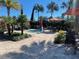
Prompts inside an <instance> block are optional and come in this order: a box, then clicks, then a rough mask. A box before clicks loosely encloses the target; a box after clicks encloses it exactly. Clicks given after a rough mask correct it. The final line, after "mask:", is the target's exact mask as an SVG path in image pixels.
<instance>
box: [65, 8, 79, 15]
mask: <svg viewBox="0 0 79 59" xmlns="http://www.w3.org/2000/svg"><path fill="white" fill-rule="evenodd" d="M65 15H76V16H79V8H71V9H69V10H68V11H67V12H66V13H65Z"/></svg>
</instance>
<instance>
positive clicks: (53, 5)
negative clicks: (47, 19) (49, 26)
mask: <svg viewBox="0 0 79 59" xmlns="http://www.w3.org/2000/svg"><path fill="white" fill-rule="evenodd" d="M47 8H48V11H49V12H50V13H51V17H52V14H53V12H54V11H58V9H59V8H58V5H57V4H56V3H55V2H52V1H51V3H49V4H48V5H47Z"/></svg>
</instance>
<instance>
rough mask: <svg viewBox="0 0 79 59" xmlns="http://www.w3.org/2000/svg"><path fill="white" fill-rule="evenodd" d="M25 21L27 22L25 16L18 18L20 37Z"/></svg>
mask: <svg viewBox="0 0 79 59" xmlns="http://www.w3.org/2000/svg"><path fill="white" fill-rule="evenodd" d="M26 21H27V17H26V16H25V15H20V16H19V17H18V23H19V24H20V26H21V34H22V35H23V27H24V24H25V23H26Z"/></svg>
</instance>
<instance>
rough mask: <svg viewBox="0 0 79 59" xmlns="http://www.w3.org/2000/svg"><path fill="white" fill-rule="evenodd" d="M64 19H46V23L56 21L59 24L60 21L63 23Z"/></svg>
mask: <svg viewBox="0 0 79 59" xmlns="http://www.w3.org/2000/svg"><path fill="white" fill-rule="evenodd" d="M63 20H64V19H62V18H51V19H48V21H53V22H54V21H56V22H60V21H63Z"/></svg>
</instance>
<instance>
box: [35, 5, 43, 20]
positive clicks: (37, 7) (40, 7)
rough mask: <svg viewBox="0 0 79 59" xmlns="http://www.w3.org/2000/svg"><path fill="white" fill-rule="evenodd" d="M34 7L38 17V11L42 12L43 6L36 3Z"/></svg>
mask: <svg viewBox="0 0 79 59" xmlns="http://www.w3.org/2000/svg"><path fill="white" fill-rule="evenodd" d="M34 7H35V11H36V12H38V19H39V12H43V11H44V8H43V6H42V5H41V4H36V5H35V6H34Z"/></svg>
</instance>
